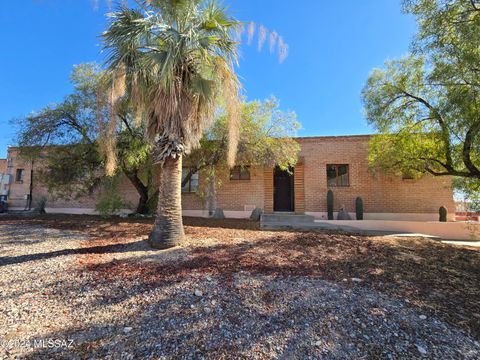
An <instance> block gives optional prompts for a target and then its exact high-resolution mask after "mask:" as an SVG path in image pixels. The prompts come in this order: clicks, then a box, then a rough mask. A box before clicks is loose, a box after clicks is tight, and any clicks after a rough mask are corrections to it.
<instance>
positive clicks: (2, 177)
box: [0, 159, 10, 201]
mask: <svg viewBox="0 0 480 360" xmlns="http://www.w3.org/2000/svg"><path fill="white" fill-rule="evenodd" d="M9 184H10V178H9V176H8V175H7V159H0V201H2V200H6V196H7V193H8V186H9Z"/></svg>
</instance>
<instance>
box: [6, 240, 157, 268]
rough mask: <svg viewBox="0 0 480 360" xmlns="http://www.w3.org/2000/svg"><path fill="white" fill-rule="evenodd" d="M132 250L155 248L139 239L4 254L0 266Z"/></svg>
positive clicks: (148, 250) (150, 250)
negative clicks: (117, 242)
mask: <svg viewBox="0 0 480 360" xmlns="http://www.w3.org/2000/svg"><path fill="white" fill-rule="evenodd" d="M132 251H141V252H152V251H155V249H152V248H151V247H150V246H148V244H147V243H146V241H144V240H139V241H135V242H130V243H126V244H123V243H120V244H110V245H102V246H90V247H83V248H71V249H62V250H56V251H51V252H44V253H35V254H26V255H18V256H4V257H0V266H6V265H13V264H21V263H23V262H26V261H38V260H47V259H52V258H56V257H59V256H68V255H85V254H111V253H125V252H132Z"/></svg>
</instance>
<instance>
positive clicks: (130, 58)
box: [103, 0, 240, 248]
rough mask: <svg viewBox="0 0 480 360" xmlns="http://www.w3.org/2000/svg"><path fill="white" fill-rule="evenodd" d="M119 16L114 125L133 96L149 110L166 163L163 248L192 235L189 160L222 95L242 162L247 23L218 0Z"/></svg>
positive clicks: (171, 3)
mask: <svg viewBox="0 0 480 360" xmlns="http://www.w3.org/2000/svg"><path fill="white" fill-rule="evenodd" d="M138 4H139V7H138V8H136V9H129V8H126V7H122V8H120V9H119V10H118V11H116V12H114V13H112V14H111V20H110V24H109V26H108V28H107V30H106V31H105V33H104V34H103V39H104V44H105V49H106V51H107V52H108V60H107V63H108V69H109V72H110V74H111V85H110V89H111V96H110V104H111V107H112V110H113V111H112V116H111V124H110V126H109V127H108V129H110V130H111V129H114V128H115V123H116V121H117V118H116V116H115V113H116V109H117V108H118V103H119V102H120V101H122V99H127V101H128V102H129V105H130V106H131V107H132V108H133V109H134V110H135V111H136V112H138V113H141V114H142V116H141V119H142V120H143V122H144V124H145V127H146V133H147V139H148V141H149V144H150V145H151V147H152V154H151V155H152V159H153V161H154V162H155V163H158V164H160V168H161V170H160V191H159V198H158V210H157V215H156V219H155V223H154V226H153V229H152V232H151V233H150V236H149V242H150V244H151V245H152V246H153V247H156V248H169V247H172V246H175V245H178V244H179V243H180V242H181V241H182V240H183V238H184V231H183V223H182V208H181V169H182V158H183V156H184V155H185V154H187V153H189V152H190V151H191V150H192V149H194V148H196V147H198V146H199V142H200V139H201V138H202V135H203V132H204V130H205V129H206V128H207V127H208V125H209V123H210V122H211V120H212V119H213V114H214V111H215V110H216V108H217V105H218V99H219V98H220V95H221V97H222V98H223V101H224V103H225V105H226V106H225V107H226V109H227V113H228V118H229V124H230V126H229V137H228V145H229V150H228V151H227V163H228V164H229V165H233V164H234V162H235V154H236V145H237V141H238V135H237V134H236V132H237V130H238V126H237V125H238V118H239V112H240V111H239V108H240V106H239V103H240V100H239V95H238V86H239V84H238V80H237V77H236V75H235V72H234V69H233V64H234V62H235V61H236V47H237V44H236V42H235V41H234V37H235V30H236V28H237V27H238V25H239V23H238V22H237V21H236V20H235V19H233V18H232V17H231V16H230V15H229V14H228V13H227V11H226V9H225V8H224V7H222V6H220V5H219V4H218V3H217V1H209V2H205V1H200V0H180V1H179V0H151V1H138ZM104 143H105V144H106V145H107V146H106V149H105V153H106V154H107V155H108V159H109V161H108V163H107V169H108V170H109V172H110V173H111V172H113V169H114V168H115V154H116V152H115V150H114V146H115V137H114V136H113V135H112V132H111V131H107V132H106V133H105V142H104Z"/></svg>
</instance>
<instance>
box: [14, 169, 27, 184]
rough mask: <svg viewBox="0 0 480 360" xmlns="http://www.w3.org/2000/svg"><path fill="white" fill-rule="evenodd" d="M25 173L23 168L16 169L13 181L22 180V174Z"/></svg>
mask: <svg viewBox="0 0 480 360" xmlns="http://www.w3.org/2000/svg"><path fill="white" fill-rule="evenodd" d="M24 174H25V169H17V172H16V174H15V182H20V183H21V182H23V175H24Z"/></svg>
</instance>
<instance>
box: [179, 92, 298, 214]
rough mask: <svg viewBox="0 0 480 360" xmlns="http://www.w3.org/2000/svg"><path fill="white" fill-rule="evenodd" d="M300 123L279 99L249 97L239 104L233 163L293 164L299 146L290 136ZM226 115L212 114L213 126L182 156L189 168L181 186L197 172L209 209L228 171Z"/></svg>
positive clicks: (214, 206)
mask: <svg viewBox="0 0 480 360" xmlns="http://www.w3.org/2000/svg"><path fill="white" fill-rule="evenodd" d="M299 127H300V124H299V123H298V122H297V120H296V115H295V113H293V112H285V111H281V110H280V109H279V102H278V100H277V99H276V98H274V97H271V98H269V99H267V100H265V101H264V102H261V101H251V102H247V103H243V104H242V109H241V118H240V126H239V138H238V153H237V158H236V162H235V164H236V165H237V166H241V167H246V166H271V167H273V166H279V167H280V168H282V169H289V168H290V167H293V166H294V165H295V164H296V162H297V159H298V153H299V151H300V146H299V145H298V143H297V142H296V141H295V140H294V139H293V138H294V137H295V136H296V132H297V130H298V128H299ZM228 137H229V132H228V119H227V114H226V113H225V111H220V112H219V113H218V114H217V116H216V117H215V121H214V124H213V126H212V127H211V128H210V129H209V130H208V131H206V132H205V134H204V136H203V138H202V139H201V141H200V143H201V146H200V148H198V149H196V150H194V151H193V152H192V153H191V154H190V155H189V156H188V157H187V159H186V163H187V164H189V165H190V167H189V168H190V171H189V172H188V173H187V174H186V176H185V178H184V180H183V182H182V186H184V185H185V184H186V183H187V182H188V181H189V180H190V178H191V176H192V175H193V174H194V173H197V172H201V173H202V175H203V178H204V179H205V180H206V181H204V182H203V183H204V189H202V191H201V194H200V195H202V196H204V197H205V198H206V200H207V204H208V207H209V210H210V211H213V210H215V209H216V191H217V190H218V187H219V186H221V185H222V183H221V179H222V178H225V176H226V175H227V174H228V172H229V168H230V167H229V166H228V163H227V161H226V159H227V152H228V147H227V146H226V145H227V143H228Z"/></svg>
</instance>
